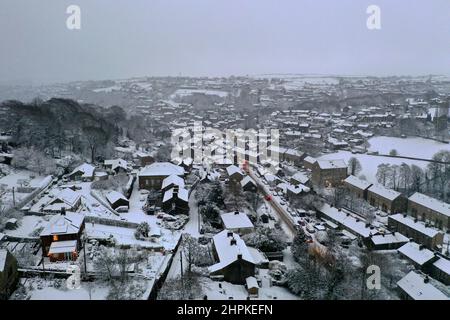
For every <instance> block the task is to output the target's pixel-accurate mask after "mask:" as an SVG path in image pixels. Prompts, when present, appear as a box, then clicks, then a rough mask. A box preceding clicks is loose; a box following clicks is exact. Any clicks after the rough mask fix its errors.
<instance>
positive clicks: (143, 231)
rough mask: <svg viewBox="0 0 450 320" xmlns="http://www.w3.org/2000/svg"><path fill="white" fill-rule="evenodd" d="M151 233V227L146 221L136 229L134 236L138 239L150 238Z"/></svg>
mask: <svg viewBox="0 0 450 320" xmlns="http://www.w3.org/2000/svg"><path fill="white" fill-rule="evenodd" d="M149 232H150V225H149V224H148V223H147V222H146V221H144V222H141V223H140V224H139V225H138V226H137V227H136V231H135V233H134V236H135V237H136V239H142V238H148V235H149Z"/></svg>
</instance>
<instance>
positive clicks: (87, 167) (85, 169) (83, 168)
mask: <svg viewBox="0 0 450 320" xmlns="http://www.w3.org/2000/svg"><path fill="white" fill-rule="evenodd" d="M79 171H80V172H82V173H83V174H82V177H86V178H89V177H92V176H93V175H94V171H95V167H94V166H93V165H91V164H89V163H83V164H82V165H80V166H78V167H76V168H75V169H74V170H73V171H72V172H71V173H70V175H72V174H74V173H76V172H79Z"/></svg>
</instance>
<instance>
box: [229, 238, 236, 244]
mask: <svg viewBox="0 0 450 320" xmlns="http://www.w3.org/2000/svg"><path fill="white" fill-rule="evenodd" d="M236 244H237V242H236V239H235V238H232V239H231V240H230V245H231V246H235V245H236Z"/></svg>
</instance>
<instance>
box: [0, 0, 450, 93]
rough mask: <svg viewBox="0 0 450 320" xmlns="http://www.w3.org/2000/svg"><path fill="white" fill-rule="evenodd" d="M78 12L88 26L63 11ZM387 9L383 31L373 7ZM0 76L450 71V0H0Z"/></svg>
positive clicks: (65, 77)
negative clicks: (373, 21)
mask: <svg viewBox="0 0 450 320" xmlns="http://www.w3.org/2000/svg"><path fill="white" fill-rule="evenodd" d="M70 4H76V5H79V6H80V8H81V30H77V31H71V30H68V29H67V28H66V19H67V17H68V15H67V14H66V8H67V7H68V6H69V5H70ZM370 4H376V5H378V6H380V8H381V27H382V28H381V30H375V31H373V30H372V31H371V30H368V29H367V28H366V20H367V17H368V15H367V14H366V8H367V6H368V5H370ZM0 38H1V43H2V45H1V48H0V82H2V83H5V82H6V83H8V82H11V83H12V82H18V81H33V83H36V84H37V83H40V82H49V81H51V82H54V81H71V80H90V79H91V80H97V79H113V78H127V77H132V76H144V75H149V76H152V75H179V74H181V75H190V76H204V75H205V76H215V75H232V74H234V75H245V74H263V73H320V74H371V75H394V74H403V75H405V74H413V75H415V74H429V73H434V74H447V75H448V74H450V1H449V0H428V1H426V0H369V1H366V0H351V1H350V0H339V1H337V0H114V1H111V0H70V1H66V0H39V1H32V0H1V1H0Z"/></svg>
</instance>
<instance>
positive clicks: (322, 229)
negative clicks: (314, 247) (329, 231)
mask: <svg viewBox="0 0 450 320" xmlns="http://www.w3.org/2000/svg"><path fill="white" fill-rule="evenodd" d="M314 228H316V229H317V230H318V231H325V230H326V228H325V226H324V225H322V224H320V223H316V224H315V225H314Z"/></svg>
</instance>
